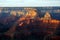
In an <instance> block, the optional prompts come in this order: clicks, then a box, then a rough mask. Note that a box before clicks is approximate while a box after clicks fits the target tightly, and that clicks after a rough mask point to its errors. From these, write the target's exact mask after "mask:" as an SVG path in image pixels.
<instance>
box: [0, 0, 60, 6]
mask: <svg viewBox="0 0 60 40" xmlns="http://www.w3.org/2000/svg"><path fill="white" fill-rule="evenodd" d="M35 6H36V7H41V6H60V0H0V7H35Z"/></svg>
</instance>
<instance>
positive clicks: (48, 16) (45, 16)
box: [41, 12, 51, 20]
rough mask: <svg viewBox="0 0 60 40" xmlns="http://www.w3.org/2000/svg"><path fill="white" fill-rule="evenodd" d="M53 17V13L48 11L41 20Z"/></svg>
mask: <svg viewBox="0 0 60 40" xmlns="http://www.w3.org/2000/svg"><path fill="white" fill-rule="evenodd" d="M50 19H51V15H50V13H49V12H46V13H45V15H44V17H42V18H41V20H50Z"/></svg>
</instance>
